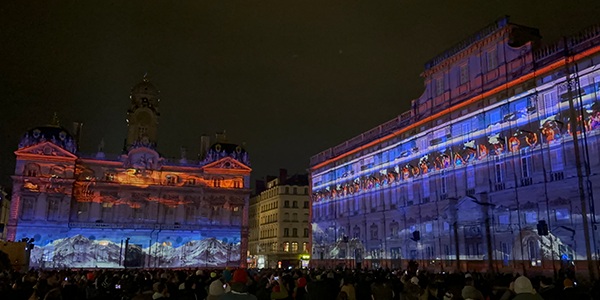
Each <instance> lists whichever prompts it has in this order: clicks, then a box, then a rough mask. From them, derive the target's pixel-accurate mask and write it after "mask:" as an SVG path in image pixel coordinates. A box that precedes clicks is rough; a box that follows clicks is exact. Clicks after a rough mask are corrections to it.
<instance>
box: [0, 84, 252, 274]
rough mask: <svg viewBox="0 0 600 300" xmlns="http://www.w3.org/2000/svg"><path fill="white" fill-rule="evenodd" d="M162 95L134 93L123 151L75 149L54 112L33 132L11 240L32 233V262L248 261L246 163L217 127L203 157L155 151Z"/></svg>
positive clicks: (21, 168) (146, 90) (24, 155)
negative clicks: (197, 158)
mask: <svg viewBox="0 0 600 300" xmlns="http://www.w3.org/2000/svg"><path fill="white" fill-rule="evenodd" d="M159 104H160V100H159V92H158V90H157V89H156V88H155V87H154V85H153V84H152V83H150V82H149V81H148V79H147V78H144V81H143V82H141V83H139V84H137V85H136V86H134V87H133V88H132V90H131V97H130V108H129V110H128V111H127V124H128V129H129V131H128V135H127V139H126V145H125V149H124V151H123V153H121V154H110V153H104V143H103V142H101V143H100V145H99V146H98V152H97V153H92V154H89V153H88V154H86V153H82V152H80V151H78V147H77V144H78V137H79V136H80V133H81V132H80V130H81V126H80V125H79V126H74V128H75V131H74V132H73V135H72V134H71V133H70V132H69V131H68V130H67V129H65V128H64V127H61V126H60V124H59V122H58V119H57V118H56V116H55V118H54V120H53V121H52V122H51V124H49V125H46V126H41V127H37V128H33V129H31V130H29V131H28V132H27V133H25V135H24V136H23V137H22V139H21V141H20V143H19V146H18V150H17V151H16V152H15V154H16V157H17V164H16V169H15V175H14V176H13V177H12V178H13V194H12V201H11V208H10V216H9V221H8V226H7V237H8V240H14V241H20V240H23V239H29V242H31V239H33V244H34V245H35V247H34V248H33V250H31V259H30V267H36V268H37V267H39V268H66V267H68V268H97V267H99V268H119V267H144V268H162V267H168V268H173V267H181V268H183V267H186V268H187V267H213V268H214V267H225V266H240V265H242V266H245V264H246V253H247V248H248V220H247V216H248V205H249V196H250V189H249V177H250V172H251V169H250V167H249V166H250V160H249V156H248V153H247V152H246V150H245V149H244V147H242V146H240V145H236V144H232V143H230V142H228V141H227V139H226V137H225V135H224V133H223V134H217V137H216V140H215V141H214V142H213V143H212V144H211V143H210V139H209V137H207V136H202V137H201V141H200V144H201V145H200V148H201V151H200V154H199V155H198V156H199V160H192V159H188V158H187V157H186V156H187V154H186V151H185V149H184V148H182V150H181V158H180V159H171V158H165V157H163V156H162V155H161V154H160V153H159V152H158V150H157V147H156V144H157V139H156V133H157V125H158V120H159V117H160V110H159Z"/></svg>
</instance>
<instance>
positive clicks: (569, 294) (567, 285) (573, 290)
mask: <svg viewBox="0 0 600 300" xmlns="http://www.w3.org/2000/svg"><path fill="white" fill-rule="evenodd" d="M563 286H564V290H563V291H562V297H560V298H559V299H586V298H585V297H584V296H583V294H582V293H581V292H579V290H578V289H577V287H576V286H575V282H574V281H573V280H571V279H569V278H567V279H565V280H564V281H563Z"/></svg>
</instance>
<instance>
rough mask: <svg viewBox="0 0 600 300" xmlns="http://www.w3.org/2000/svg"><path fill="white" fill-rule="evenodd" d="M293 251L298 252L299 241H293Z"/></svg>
mask: <svg viewBox="0 0 600 300" xmlns="http://www.w3.org/2000/svg"><path fill="white" fill-rule="evenodd" d="M292 252H298V242H292Z"/></svg>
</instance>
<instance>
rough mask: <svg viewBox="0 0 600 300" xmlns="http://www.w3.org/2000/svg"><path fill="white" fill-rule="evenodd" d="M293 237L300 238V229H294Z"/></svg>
mask: <svg viewBox="0 0 600 300" xmlns="http://www.w3.org/2000/svg"><path fill="white" fill-rule="evenodd" d="M292 236H293V237H298V228H293V229H292Z"/></svg>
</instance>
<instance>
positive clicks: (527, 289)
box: [513, 276, 575, 300]
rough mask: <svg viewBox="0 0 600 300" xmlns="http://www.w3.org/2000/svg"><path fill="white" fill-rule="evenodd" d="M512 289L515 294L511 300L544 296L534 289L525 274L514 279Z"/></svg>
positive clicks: (534, 299) (538, 298) (542, 299)
mask: <svg viewBox="0 0 600 300" xmlns="http://www.w3.org/2000/svg"><path fill="white" fill-rule="evenodd" d="M514 289H515V294H517V295H516V296H515V297H514V298H513V300H544V298H542V296H540V294H538V293H537V292H536V291H535V289H534V288H533V285H532V284H531V281H530V280H529V278H527V277H525V276H521V277H519V278H517V279H516V280H515V287H514ZM565 299H571V298H565ZM573 299H575V298H573Z"/></svg>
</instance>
